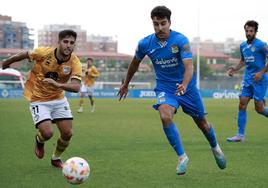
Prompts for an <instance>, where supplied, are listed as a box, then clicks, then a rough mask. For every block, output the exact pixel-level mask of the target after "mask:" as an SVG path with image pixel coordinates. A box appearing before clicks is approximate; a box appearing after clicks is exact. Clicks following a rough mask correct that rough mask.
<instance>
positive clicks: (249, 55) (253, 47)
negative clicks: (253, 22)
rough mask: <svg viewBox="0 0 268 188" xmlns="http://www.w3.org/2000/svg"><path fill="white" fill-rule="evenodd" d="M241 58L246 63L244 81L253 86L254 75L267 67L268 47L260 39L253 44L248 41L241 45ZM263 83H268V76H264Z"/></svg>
mask: <svg viewBox="0 0 268 188" xmlns="http://www.w3.org/2000/svg"><path fill="white" fill-rule="evenodd" d="M240 53H241V58H242V60H243V61H244V63H245V67H246V68H245V74H244V81H245V82H247V83H249V84H253V79H254V75H255V74H256V73H257V72H259V71H260V70H261V69H263V68H264V67H265V64H266V57H267V56H268V46H267V44H266V43H265V42H262V41H261V40H259V39H257V38H256V39H254V41H253V42H252V44H248V43H247V42H246V41H245V42H243V43H242V44H241V45H240ZM260 81H261V82H262V81H264V82H266V81H267V75H266V74H263V76H262V78H261V80H260Z"/></svg>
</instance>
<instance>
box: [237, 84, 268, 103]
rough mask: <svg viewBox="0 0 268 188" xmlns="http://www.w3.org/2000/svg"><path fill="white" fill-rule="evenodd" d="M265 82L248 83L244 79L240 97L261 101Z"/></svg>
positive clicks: (264, 90)
mask: <svg viewBox="0 0 268 188" xmlns="http://www.w3.org/2000/svg"><path fill="white" fill-rule="evenodd" d="M266 88H267V84H266V82H254V83H248V82H246V81H244V82H243V83H242V89H241V94H240V95H239V96H240V97H249V98H251V99H252V98H253V99H254V100H256V101H263V100H264V96H265V93H266Z"/></svg>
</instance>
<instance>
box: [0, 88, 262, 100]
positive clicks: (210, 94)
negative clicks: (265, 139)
mask: <svg viewBox="0 0 268 188" xmlns="http://www.w3.org/2000/svg"><path fill="white" fill-rule="evenodd" d="M117 92H118V90H114V89H95V92H94V96H95V97H96V98H116V97H117ZM200 93H201V95H202V97H203V98H213V99H238V98H239V93H240V92H239V91H237V90H216V89H215V90H203V89H201V90H200ZM65 94H66V97H67V98H78V97H79V93H70V92H66V93H65ZM22 97H23V90H22V89H0V98H22ZM128 97H129V98H155V92H154V91H153V90H149V89H130V90H129V93H128ZM266 97H267V93H266Z"/></svg>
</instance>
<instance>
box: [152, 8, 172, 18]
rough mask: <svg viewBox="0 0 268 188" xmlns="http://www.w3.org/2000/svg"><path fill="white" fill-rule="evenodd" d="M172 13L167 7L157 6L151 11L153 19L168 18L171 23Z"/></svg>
mask: <svg viewBox="0 0 268 188" xmlns="http://www.w3.org/2000/svg"><path fill="white" fill-rule="evenodd" d="M170 16H171V11H170V10H169V9H168V8H167V7H165V6H157V7H155V8H154V9H153V10H152V11H151V18H152V19H153V18H154V17H157V18H167V19H168V20H169V21H170Z"/></svg>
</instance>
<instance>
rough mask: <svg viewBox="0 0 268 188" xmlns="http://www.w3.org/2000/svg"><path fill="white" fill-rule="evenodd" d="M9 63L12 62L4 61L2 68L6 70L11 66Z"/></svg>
mask: <svg viewBox="0 0 268 188" xmlns="http://www.w3.org/2000/svg"><path fill="white" fill-rule="evenodd" d="M9 65H10V64H9V63H8V62H6V61H4V62H2V69H3V70H4V69H7V68H9Z"/></svg>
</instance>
